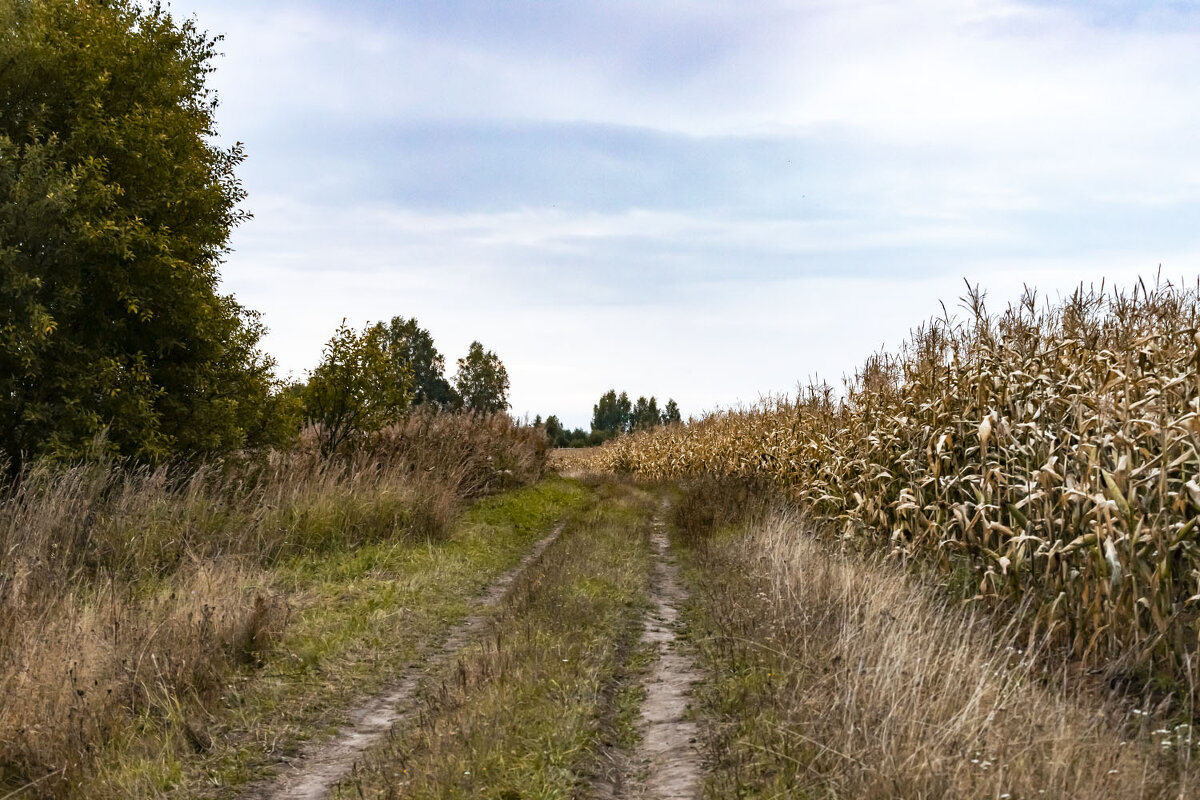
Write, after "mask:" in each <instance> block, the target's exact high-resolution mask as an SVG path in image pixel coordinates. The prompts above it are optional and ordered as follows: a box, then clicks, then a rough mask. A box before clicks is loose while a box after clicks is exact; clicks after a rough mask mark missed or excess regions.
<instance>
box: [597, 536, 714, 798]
mask: <svg viewBox="0 0 1200 800" xmlns="http://www.w3.org/2000/svg"><path fill="white" fill-rule="evenodd" d="M651 543H652V545H653V547H654V552H655V575H654V581H653V584H652V591H653V600H654V604H655V609H654V612H653V615H652V616H651V618H649V619H648V620H647V621H646V627H645V630H644V631H643V633H642V641H643V642H644V643H646V644H648V645H650V646H652V647H653V648H655V649H656V650H657V651H658V659H657V660H656V661H655V663H654V666H653V668H652V669H651V671H650V673H649V675H648V676H647V677H646V679H645V688H646V696H645V700H644V701H643V703H642V717H641V723H640V726H639V727H640V732H641V741H640V743H639V744H638V747H637V750H636V751H635V752H634V753H633V756H632V759H631V760H630V763H629V767H628V772H629V774H628V775H626V776H624V779H623V780H619V781H618V782H617V786H618V787H619V788H618V789H617V790H616V791H615V792H613V793H612V795H613V796H615V797H625V798H631V799H632V798H638V799H639V800H651V799H652V800H691V798H695V797H698V796H699V795H700V787H701V782H702V780H703V764H702V760H701V756H700V751H699V749H698V748H697V744H696V741H697V738H698V736H699V726H698V725H697V724H696V723H695V722H692V721H690V720H688V719H686V718H685V716H686V713H687V709H688V703H689V699H690V697H691V693H692V687H693V686H694V685H695V684H696V683H697V682H698V681H699V680H700V672H699V670H698V669H697V667H696V664H695V662H694V661H693V660H692V659H691V658H690V657H689V656H687V655H686V654H684V653H683V652H681V651H680V649H679V643H678V642H677V641H676V628H677V624H678V617H679V610H678V607H679V605H680V604H681V603H682V602H683V601H684V600H685V599H686V595H685V594H684V590H683V589H682V588H681V586H680V584H679V580H678V577H677V574H676V569H675V565H674V564H673V563H671V561H670V555H669V546H668V544H667V536H666V533H665V532H664V530H663V526H662V523H661V522H656V523H655V530H654V532H653V534H652V535H651Z"/></svg>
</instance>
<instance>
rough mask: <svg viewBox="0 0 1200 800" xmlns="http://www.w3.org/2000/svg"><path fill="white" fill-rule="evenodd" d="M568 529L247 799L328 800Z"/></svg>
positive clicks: (542, 544)
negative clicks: (336, 729) (433, 646)
mask: <svg viewBox="0 0 1200 800" xmlns="http://www.w3.org/2000/svg"><path fill="white" fill-rule="evenodd" d="M563 527H564V526H563V525H561V524H560V525H559V526H558V527H556V528H555V529H554V530H553V531H552V532H551V533H550V534H549V535H547V536H545V537H543V538H542V539H541V540H539V541H538V542H537V543H536V544H534V546H533V548H532V549H531V550H530V551H529V553H528V555H526V556H525V558H524V559H522V560H521V563H520V564H518V565H517V566H516V567H513V568H512V569H511V570H509V571H508V572H505V573H504V574H503V575H501V576H500V577H499V578H497V579H496V580H495V581H494V582H493V583H492V585H491V586H489V587H488V589H487V591H486V592H484V594H483V595H481V596H480V597H479V598H478V599H477V601H476V602H477V603H478V604H480V606H481V608H480V609H479V610H478V611H476V612H475V613H474V614H472V615H471V616H469V617H467V618H466V619H465V620H463V621H462V622H460V623H459V624H458V625H456V626H455V627H454V628H453V629H452V630H451V631H450V633H449V635H448V636H447V637H446V640H445V642H443V644H442V646H441V647H440V648H438V649H436V650H434V651H433V652H432V653H431V654H430V655H429V656H427V657H426V659H425V661H424V662H423V663H422V664H420V665H415V666H413V667H410V668H409V669H408V670H406V671H405V673H404V675H403V676H402V677H401V678H400V680H398V681H397V682H396V683H395V684H394V685H393V686H391V687H390V688H389V689H388V690H387V691H385V692H382V693H380V694H377V695H374V696H373V697H369V698H367V699H366V700H365V701H363V702H362V703H360V704H359V705H357V706H355V707H354V708H353V709H352V710H351V711H350V712H349V714H348V716H349V724H348V726H347V727H345V728H344V729H342V730H341V731H339V732H338V733H337V734H336V735H335V736H334V737H333V738H332V739H325V740H322V741H320V742H313V743H310V744H309V745H307V746H305V747H304V748H303V749H302V750H301V752H300V754H299V756H297V757H296V758H295V759H294V760H292V761H291V762H289V763H288V764H287V765H286V766H285V767H283V768H282V770H281V771H280V773H279V774H278V775H277V776H276V777H275V778H274V779H272V780H271V781H269V782H265V783H259V784H256V785H253V786H251V787H249V788H248V789H247V790H246V791H245V792H244V793H243V797H247V798H251V797H254V798H265V799H266V800H320V799H321V798H323V797H325V796H326V795H327V794H328V793H329V790H330V789H331V788H333V785H334V784H336V783H337V782H338V781H340V780H341V779H342V778H344V777H346V775H348V774H349V773H350V770H351V769H352V768H353V767H354V763H355V761H357V760H358V757H359V756H361V755H362V754H363V752H364V751H365V750H366V749H367V748H368V747H370V746H371V745H372V744H374V743H375V742H376V741H378V740H379V739H380V738H381V737H382V736H384V735H386V734H387V732H388V731H389V730H391V728H392V726H393V725H394V724H395V723H396V722H398V721H399V720H401V719H403V718H404V717H405V715H406V714H407V713H409V711H411V701H412V699H413V696H414V694H415V693H416V690H417V687H418V686H419V685H420V682H421V680H422V679H423V678H425V677H426V676H427V675H429V674H432V673H436V672H437V671H438V670H439V669H440V668H441V667H442V666H444V665H445V664H446V663H448V662H449V660H450V659H451V658H452V657H453V656H454V655H455V654H456V653H457V652H458V651H459V650H461V649H462V648H463V647H465V646H466V645H467V644H469V643H470V642H471V640H472V639H473V638H475V637H476V636H477V635H478V634H479V633H480V632H481V631H482V630H483V628H484V626H485V625H486V624H487V620H488V614H487V611H488V610H489V609H491V608H493V607H494V606H496V605H497V604H499V603H500V601H501V600H503V599H504V598H505V596H506V595H507V594H508V593H509V591H510V590H511V589H512V587H513V584H514V583H516V581H517V579H518V578H519V577H520V576H521V574H522V573H523V572H524V571H525V570H526V569H528V568H529V566H530V565H531V564H532V563H533V562H535V561H536V560H537V559H538V558H539V557H540V556H541V555H542V553H543V552H544V551H545V550H546V548H547V547H549V546H550V545H551V544H552V543H553V542H554V540H555V539H557V538H558V536H559V535H560V534H561V533H562V531H563Z"/></svg>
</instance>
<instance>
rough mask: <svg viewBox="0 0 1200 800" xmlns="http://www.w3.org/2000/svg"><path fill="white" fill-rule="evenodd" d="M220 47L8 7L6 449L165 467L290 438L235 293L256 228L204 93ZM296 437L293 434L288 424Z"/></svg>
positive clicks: (55, 10) (27, 5) (24, 6)
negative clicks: (233, 254)
mask: <svg viewBox="0 0 1200 800" xmlns="http://www.w3.org/2000/svg"><path fill="white" fill-rule="evenodd" d="M215 55H216V43H215V40H214V39H212V38H210V37H208V36H207V35H206V34H204V33H202V32H200V31H198V30H197V29H196V26H195V24H194V23H193V22H192V21H190V20H185V21H182V22H180V21H177V20H176V19H174V18H173V17H172V16H171V14H170V13H169V12H168V11H167V10H166V9H165V8H164V7H162V6H160V5H159V4H157V3H141V2H136V0H105V2H79V1H78V0H17V1H15V2H14V1H13V0H7V1H6V2H0V449H2V450H4V451H5V452H6V453H7V455H8V459H9V461H10V463H12V464H14V466H19V461H20V459H21V458H22V457H23V456H31V457H33V456H40V455H50V456H60V457H75V456H77V455H79V454H81V453H82V452H84V450H85V449H87V448H88V447H89V445H90V443H91V441H92V439H93V438H94V437H95V436H96V435H97V433H99V432H100V431H102V430H106V431H107V442H108V446H109V447H110V449H111V450H113V451H116V452H119V453H121V454H125V455H131V456H136V457H144V458H161V457H169V456H173V455H177V454H201V453H212V452H221V451H226V450H230V449H233V448H237V447H242V446H244V445H248V444H255V443H258V442H259V441H263V440H261V439H258V438H257V437H266V439H267V440H269V439H270V438H271V437H272V436H274V435H276V433H278V431H279V425H278V424H277V422H278V421H277V420H271V419H269V418H267V416H266V415H268V414H270V413H274V411H278V410H280V406H281V403H280V402H276V400H280V401H282V399H283V398H282V396H281V395H280V394H279V388H280V387H279V386H278V385H277V384H276V382H275V379H274V377H273V367H274V364H273V362H272V360H271V359H270V358H269V357H267V356H266V355H264V354H263V353H262V351H261V350H260V349H259V340H260V337H261V335H262V333H263V330H264V329H263V327H262V325H261V323H260V321H259V319H258V317H257V315H255V314H254V313H253V312H251V311H248V310H247V309H245V308H243V307H242V306H241V305H239V304H238V303H237V302H235V301H234V300H233V299H232V298H231V297H227V296H222V295H221V294H219V291H218V274H217V267H218V265H219V264H220V262H221V260H222V258H223V257H224V255H225V254H226V253H227V252H228V240H229V235H230V231H231V229H232V228H233V227H234V226H235V225H237V224H238V223H239V222H241V221H242V220H244V219H245V218H246V217H247V214H246V213H245V212H243V211H241V210H240V209H239V207H238V206H239V203H240V202H241V201H242V199H243V197H244V192H243V190H242V186H241V184H240V182H239V181H238V179H237V177H236V176H235V174H234V169H235V167H237V165H238V164H239V163H240V162H241V161H242V159H243V154H242V148H241V146H240V145H236V144H235V145H232V146H230V147H220V146H218V144H217V139H216V130H215V126H214V110H215V108H216V98H215V96H214V95H213V94H212V93H211V92H210V90H209V89H208V88H206V86H205V81H206V80H207V77H208V74H209V73H210V72H212V60H213V58H214V56H215ZM283 427H285V428H286V427H287V425H286V424H285V425H284V426H283Z"/></svg>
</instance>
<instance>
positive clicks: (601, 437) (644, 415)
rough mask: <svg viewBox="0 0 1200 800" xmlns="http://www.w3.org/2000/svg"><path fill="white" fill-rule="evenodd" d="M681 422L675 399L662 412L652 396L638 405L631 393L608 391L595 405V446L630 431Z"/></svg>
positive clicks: (593, 422) (593, 409) (593, 411)
mask: <svg viewBox="0 0 1200 800" xmlns="http://www.w3.org/2000/svg"><path fill="white" fill-rule="evenodd" d="M680 421H681V419H680V415H679V406H678V405H676V403H675V401H674V400H668V401H667V407H666V409H665V410H663V411H660V410H659V408H658V400H657V399H655V398H654V396H653V395H652V396H651V397H650V398H649V399H646V398H645V397H639V398H638V399H637V403H630V401H629V395H628V394H626V393H625V392H621V394H619V395H618V394H617V391H616V390H615V389H609V390H608V391H607V392H605V393H604V394H602V395H601V396H600V400H599V402H597V403H596V405H594V406H592V432H593V434H595V436H594V438H595V439H596V440H597V441H596V442H595V444H601V443H603V442H605V441H607V440H608V439H611V438H613V437H614V436H619V435H621V434H623V433H629V432H630V431H642V430H648V429H650V428H654V427H657V426H659V425H669V424H671V423H674V422H680Z"/></svg>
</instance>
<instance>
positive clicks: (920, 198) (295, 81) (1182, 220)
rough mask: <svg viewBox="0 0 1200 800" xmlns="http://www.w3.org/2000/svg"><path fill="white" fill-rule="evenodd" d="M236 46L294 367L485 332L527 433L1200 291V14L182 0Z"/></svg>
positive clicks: (268, 300)
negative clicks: (992, 319)
mask: <svg viewBox="0 0 1200 800" xmlns="http://www.w3.org/2000/svg"><path fill="white" fill-rule="evenodd" d="M172 8H173V9H174V10H175V12H176V13H179V14H184V15H187V14H194V15H195V16H196V18H197V21H198V22H199V24H200V26H201V27H202V28H205V29H207V30H209V31H211V32H213V33H220V34H224V35H225V37H226V38H225V41H224V43H223V44H222V50H223V51H224V53H225V55H224V57H223V58H221V59H220V60H219V61H218V63H217V72H216V73H215V74H214V76H213V84H214V85H215V86H216V88H217V89H218V91H219V93H220V97H221V101H222V103H221V108H220V110H219V125H220V129H221V133H222V136H223V137H224V138H227V139H230V140H233V139H238V140H241V141H243V142H245V144H246V149H247V153H248V156H249V158H248V160H247V162H246V163H245V165H244V166H243V168H242V170H241V175H242V177H243V179H244V181H245V184H246V188H247V189H248V190H249V193H250V194H249V199H248V200H247V203H246V207H247V208H248V209H249V210H250V211H252V212H253V213H254V214H255V219H254V220H252V221H250V222H249V223H247V224H246V225H245V226H243V227H242V228H241V229H239V230H238V232H237V233H236V235H235V237H234V247H235V252H234V253H233V254H232V256H231V257H230V259H229V262H228V263H227V264H226V266H225V268H224V271H223V274H224V278H225V286H226V288H227V289H228V290H231V291H233V292H235V293H236V294H237V295H238V296H239V298H241V299H242V301H243V302H244V303H246V304H247V305H249V306H251V307H254V308H257V309H259V310H261V311H263V312H264V314H265V318H266V322H267V324H268V325H269V326H270V327H271V329H272V333H271V335H270V336H269V337H268V339H267V343H266V344H267V347H268V349H269V350H270V351H271V352H272V353H273V354H274V355H276V357H277V358H278V359H279V361H280V363H281V366H282V367H283V369H284V371H290V372H292V373H293V374H295V375H297V376H300V375H302V374H303V372H304V370H306V369H309V368H311V367H312V366H314V365H315V363H316V361H317V359H318V358H319V354H320V349H321V345H322V343H323V342H324V341H325V340H326V339H327V338H328V337H329V335H330V333H331V332H332V330H333V328H334V327H335V326H336V325H337V323H338V322H339V321H340V320H341V319H342V318H343V317H346V318H348V319H349V321H350V322H351V323H353V324H356V325H361V324H363V323H364V322H366V321H368V320H372V321H374V320H378V319H386V318H390V317H391V316H393V315H397V314H401V315H405V316H416V317H417V318H418V319H419V320H421V322H422V323H423V324H424V325H425V326H426V327H428V328H430V330H431V331H432V332H433V334H434V337H435V339H436V341H437V343H438V345H439V347H440V348H441V349H442V351H443V352H444V353H445V354H446V356H447V359H448V360H449V361H451V362H452V361H453V359H454V358H456V357H458V356H460V355H462V354H463V353H464V352H465V351H466V348H467V345H468V344H469V343H470V341H471V340H472V339H479V340H481V341H482V342H483V343H484V344H485V345H486V346H487V347H489V348H492V349H494V350H496V351H497V352H498V353H499V354H500V356H501V358H502V359H503V360H504V362H505V363H506V365H507V366H508V368H509V372H510V376H511V379H512V400H513V410H514V412H516V413H518V414H522V413H526V412H528V413H529V414H530V415H531V416H532V415H533V414H537V413H540V414H543V415H545V414H548V413H557V414H559V415H560V416H561V417H562V418H563V419H564V421H566V422H568V423H569V424H572V425H581V426H586V424H587V421H588V418H589V416H590V412H591V404H592V403H593V402H594V401H595V399H596V398H597V397H598V396H599V395H600V394H601V393H602V392H603V391H605V390H606V389H608V388H610V387H616V388H618V389H626V390H628V391H630V392H631V393H632V394H634V395H635V396H636V395H637V394H643V393H644V394H656V395H658V396H659V397H660V399H662V398H665V397H667V396H673V397H675V398H676V399H677V400H678V401H679V402H680V405H681V406H682V408H683V410H684V412H685V413H699V412H701V411H703V410H705V409H711V408H713V407H715V406H718V405H720V406H728V405H731V404H734V403H737V402H739V401H753V400H755V399H756V398H757V397H758V396H759V395H760V394H763V393H771V392H780V391H789V390H792V389H793V388H794V387H795V385H796V383H797V382H798V381H801V380H805V379H807V378H809V377H811V376H813V375H820V376H822V377H824V378H828V379H830V380H833V381H837V380H838V379H840V377H841V376H842V375H843V374H844V373H846V372H848V371H850V370H852V369H853V368H854V367H855V366H856V365H857V364H859V363H860V362H861V361H862V359H863V358H864V357H865V356H866V355H868V354H869V353H870V352H871V351H873V350H875V349H877V348H878V347H880V346H887V347H894V346H895V345H897V344H898V343H899V342H900V340H901V339H902V338H903V337H904V335H905V334H906V333H907V331H908V330H909V328H910V327H912V326H914V325H916V324H917V323H919V322H921V321H922V320H923V319H925V318H927V317H928V316H930V315H933V314H936V313H939V312H940V305H939V300H944V301H946V302H947V305H950V306H953V305H954V302H955V300H956V298H957V297H958V296H959V295H960V294H961V293H962V291H961V290H962V279H963V278H967V279H969V280H971V281H972V282H980V283H982V284H983V285H984V286H985V287H987V288H989V289H990V296H991V297H992V298H993V304H995V305H1002V304H1003V302H1004V301H1006V300H1008V299H1010V298H1012V297H1015V295H1016V294H1017V293H1018V292H1019V290H1020V287H1021V286H1022V284H1024V283H1032V284H1034V285H1037V286H1039V287H1040V288H1042V289H1043V290H1045V291H1046V292H1049V293H1050V294H1054V293H1055V292H1058V291H1063V290H1066V289H1068V288H1069V287H1071V286H1072V285H1074V284H1076V283H1077V282H1079V281H1087V282H1091V281H1099V280H1100V279H1101V278H1108V279H1109V281H1110V282H1112V281H1114V280H1115V281H1117V282H1118V283H1125V284H1128V283H1129V282H1130V281H1131V280H1132V279H1133V277H1134V276H1136V275H1137V274H1139V273H1140V274H1143V275H1149V274H1151V273H1153V272H1154V271H1155V270H1157V268H1158V265H1159V264H1161V265H1162V266H1163V270H1164V272H1165V273H1166V274H1167V275H1169V276H1172V277H1179V276H1185V277H1187V278H1188V279H1189V280H1195V279H1196V276H1197V273H1198V272H1200V224H1198V223H1200V91H1198V90H1200V86H1198V79H1197V77H1196V76H1198V75H1200V4H1197V3H1194V2H1117V0H1100V1H1099V2H1082V1H1081V0H1078V1H1076V2H1016V1H1015V0H915V1H914V2H907V3H896V2H869V1H867V0H836V1H834V0H818V1H815V2H752V3H747V2H744V0H743V1H742V2H724V1H723V0H711V1H710V2H699V1H698V0H696V1H689V0H665V1H664V2H657V3H646V2H644V1H642V2H634V1H632V0H630V1H619V2H570V1H569V0H563V1H560V2H547V1H545V0H543V1H540V2H505V3H495V2H454V0H429V1H428V2H400V3H386V2H346V1H343V2H311V1H310V2H303V1H302V2H254V3H246V2H236V3H235V2H227V1H226V0H176V2H174V3H173V4H172Z"/></svg>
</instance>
